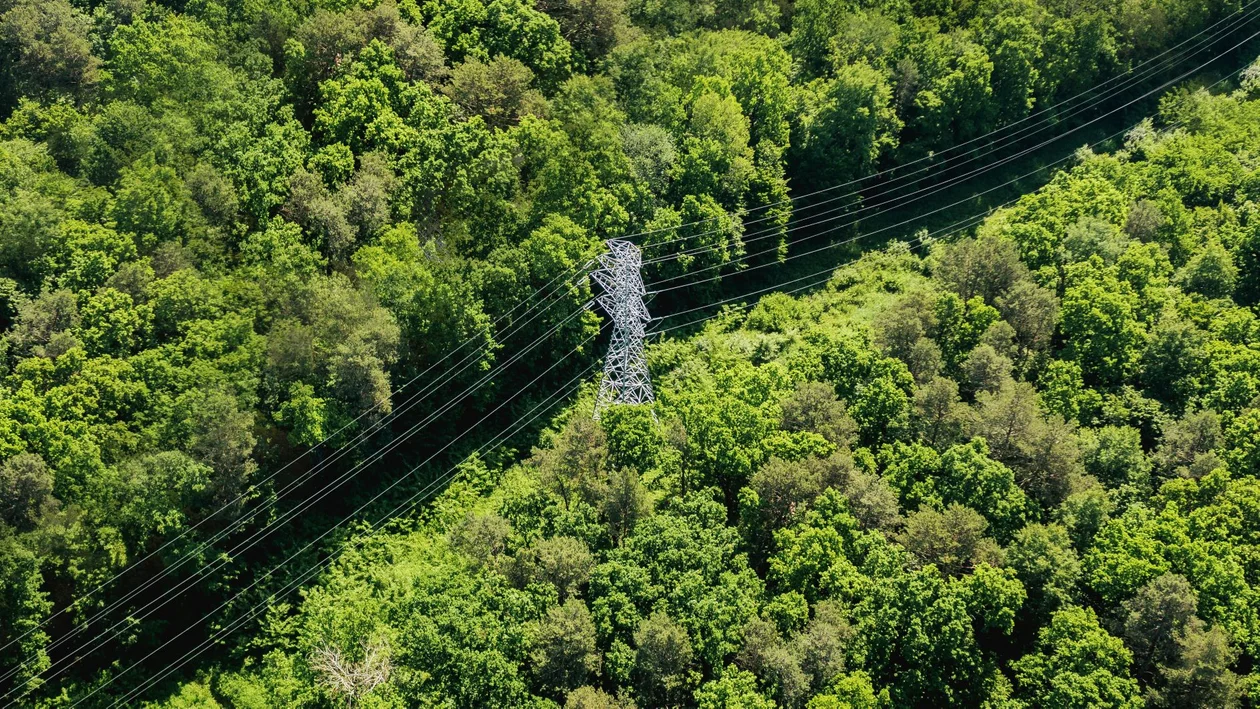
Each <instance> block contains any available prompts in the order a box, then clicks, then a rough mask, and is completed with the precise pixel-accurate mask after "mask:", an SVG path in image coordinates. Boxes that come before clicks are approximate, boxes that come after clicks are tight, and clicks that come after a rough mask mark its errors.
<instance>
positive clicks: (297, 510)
mask: <svg viewBox="0 0 1260 709" xmlns="http://www.w3.org/2000/svg"><path fill="white" fill-rule="evenodd" d="M585 310H586V308H585V306H582V307H578V308H576V309H574V310H573V312H572V313H570V315H569V316H568V317H566V318H564V319H563V320H562V321H560V322H558V323H556V325H555V326H553V327H552V329H551V330H550V331H548V332H547V333H545V334H544V335H542V336H541V337H539V338H537V339H535V340H534V342H532V343H530V344H529V345H528V346H526V347H525V348H523V349H521V350H519V351H518V352H516V353H514V354H513V356H512V357H511V358H509V359H508V360H506V361H504V362H503V363H501V365H500V369H506V367H508V366H510V365H511V364H513V363H515V362H516V361H518V360H519V359H521V358H522V357H523V356H524V355H525V354H527V353H528V352H530V351H532V350H533V349H534V348H535V347H536V346H537V345H539V344H541V343H542V342H544V341H545V340H546V339H547V338H548V337H550V336H551V335H552V334H554V333H555V332H558V331H559V330H560V328H561V327H563V326H564V325H565V324H567V323H568V322H569V321H571V320H572V319H573V318H574V317H576V316H577V315H580V314H581V313H583V312H585ZM498 373H499V372H497V371H491V372H487V373H486V374H485V375H484V376H483V377H482V378H481V380H480V381H478V382H476V383H474V384H473V385H471V386H470V387H469V388H468V389H466V390H465V391H464V392H463V393H461V394H460V395H458V396H456V397H454V398H452V399H450V400H449V401H448V402H447V403H446V404H444V405H443V406H442V407H441V408H439V409H438V410H436V411H434V412H432V413H431V414H430V415H429V416H428V417H426V418H425V419H424V420H422V421H420V422H418V423H416V424H414V425H412V426H411V427H410V428H409V429H407V430H406V431H404V433H403V434H401V435H400V436H399V437H397V438H395V439H394V440H392V441H390V443H389V444H388V445H387V446H386V447H384V448H382V449H380V450H378V451H375V452H374V453H372V454H371V455H369V457H368V458H367V459H365V460H363V461H360V462H358V463H356V464H355V466H354V467H352V468H351V469H349V470H347V471H346V472H344V473H343V474H342V475H341V476H340V477H339V478H338V479H336V480H333V481H331V482H329V483H326V484H325V485H324V486H323V487H322V488H321V489H320V490H319V491H317V492H316V493H315V494H313V495H312V496H311V497H310V498H307V499H306V500H304V501H303V502H302V503H301V504H299V505H298V506H297V507H294V508H292V509H290V510H286V511H285V513H284V515H282V517H284V518H283V519H281V520H279V521H274V522H272V523H270V524H268V525H267V526H265V527H262V528H260V529H258V530H256V531H255V532H254V533H253V534H252V535H250V537H248V538H246V539H245V540H242V541H240V542H238V543H237V546H236V547H234V548H233V549H231V550H228V551H227V552H225V553H224V554H223V555H221V556H220V557H219V559H217V560H216V561H215V562H211V564H209V565H207V566H205V567H202V568H199V569H197V570H196V571H195V572H194V574H192V575H190V576H188V577H186V578H184V579H181V580H180V581H179V582H177V583H176V585H175V586H173V587H171V588H168V589H164V590H163V592H162V593H161V594H160V595H159V596H158V597H157V598H155V599H153V600H150V601H149V603H147V604H146V605H145V606H143V607H142V608H141V609H139V611H134V612H133V616H130V617H128V618H127V619H124V620H121V621H119V622H117V623H115V624H114V625H113V626H111V627H110V628H108V629H107V630H105V631H104V632H103V633H101V634H100V635H98V636H97V637H96V638H95V640H89V641H88V643H91V642H94V641H99V642H97V643H96V645H95V646H94V647H93V648H91V649H90V650H88V651H87V652H86V653H83V652H82V647H83V646H80V648H78V650H79V651H78V652H76V653H73V654H72V655H71V654H68V655H67V656H66V657H64V658H62V659H61V660H58V661H57V662H55V663H53V666H52V667H49V668H48V669H47V670H45V672H47V671H49V670H52V671H53V675H52V676H51V677H50V678H49V679H52V678H55V677H57V676H59V675H60V674H62V673H64V672H65V671H66V670H68V669H69V668H70V667H72V666H73V665H75V664H77V663H78V662H79V661H81V660H82V659H83V658H84V657H86V656H87V655H90V654H91V653H92V652H95V651H96V650H98V649H100V648H101V647H103V646H104V645H105V644H106V643H108V642H109V641H110V640H111V639H112V637H106V636H108V635H109V634H110V633H112V632H113V631H114V630H117V629H118V628H121V627H125V626H128V625H130V624H131V623H132V622H134V620H135V619H134V614H136V613H143V612H144V611H145V610H148V609H149V608H151V607H154V605H155V604H156V609H155V612H156V610H160V609H161V608H162V607H164V606H165V605H166V603H167V602H169V600H171V599H172V598H173V597H174V596H175V595H176V594H178V593H180V592H182V591H184V590H187V589H188V588H191V587H192V585H194V584H195V583H196V581H197V580H198V578H199V577H201V576H204V575H205V574H207V573H208V572H212V571H215V570H217V569H218V568H220V567H221V566H223V565H225V564H226V563H228V561H229V560H231V559H232V558H234V557H236V556H238V555H240V554H242V553H244V552H245V551H248V550H249V549H250V548H251V547H253V546H254V545H255V544H257V543H259V542H260V541H261V540H262V539H264V538H266V537H267V536H269V535H270V534H271V533H272V532H274V531H275V530H276V529H278V528H279V526H280V525H281V524H283V523H285V522H287V521H289V520H291V519H293V518H295V517H297V516H298V515H299V514H301V513H302V512H303V511H305V510H306V509H309V508H310V507H311V506H313V505H314V504H315V503H317V502H319V501H320V500H322V499H323V498H325V497H327V495H328V494H330V493H331V492H332V491H333V490H335V489H336V488H337V487H340V486H341V485H342V484H344V483H345V482H347V481H348V480H349V478H350V477H351V476H352V475H354V474H355V473H356V472H357V471H358V470H361V469H363V468H366V467H368V466H370V465H371V464H373V463H375V462H376V461H378V460H380V459H381V458H383V457H384V456H385V455H386V454H388V453H389V452H392V451H393V450H394V449H395V448H397V447H398V446H400V445H401V444H402V443H404V442H406V441H407V440H408V439H409V438H411V437H412V436H413V435H415V433H416V432H418V431H419V430H420V429H421V428H423V427H424V426H426V425H427V424H428V423H430V422H432V421H433V420H435V419H436V418H437V417H438V416H440V415H441V414H442V413H445V412H446V411H447V410H449V409H450V408H452V407H454V406H455V404H456V403H458V402H459V401H461V400H462V399H463V398H464V397H465V396H466V395H468V394H470V393H471V391H472V390H474V389H476V388H479V387H480V386H482V385H484V384H485V383H487V382H489V381H490V380H491V379H492V378H493V377H494V376H495V375H496V374H498ZM260 535H261V536H260ZM116 635H117V633H114V636H116ZM88 643H85V645H86V644H88ZM72 656H73V659H71V658H72ZM63 663H65V664H63ZM34 679H36V678H31V679H28V680H27V681H26V682H24V683H21V684H19V685H18V686H17V687H15V688H14V689H12V690H10V691H9V692H8V693H6V694H5V695H4V696H2V697H0V699H4V698H7V697H8V696H10V695H11V694H12V693H13V692H14V691H17V690H18V689H20V688H22V687H23V686H25V685H26V684H29V683H30V682H32V681H33V680H34Z"/></svg>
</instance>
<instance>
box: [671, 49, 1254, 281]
mask: <svg viewBox="0 0 1260 709" xmlns="http://www.w3.org/2000/svg"><path fill="white" fill-rule="evenodd" d="M1257 36H1260V32H1256V33H1254V34H1252V35H1251V36H1250V37H1248V38H1247V39H1245V40H1243V41H1242V42H1240V43H1239V44H1238V45H1235V47H1233V48H1232V49H1237V48H1238V47H1240V46H1242V45H1243V44H1246V43H1247V42H1249V41H1251V40H1252V39H1255V38H1256V37H1257ZM1232 49H1231V51H1232ZM1213 61H1215V58H1214V59H1211V60H1209V61H1207V62H1204V63H1203V64H1201V65H1199V66H1198V67H1196V68H1195V69H1191V70H1190V71H1187V72H1185V73H1184V74H1182V75H1181V76H1179V77H1177V78H1175V79H1171V80H1169V81H1168V82H1165V83H1164V84H1163V85H1161V86H1160V87H1158V88H1156V89H1153V90H1151V91H1150V92H1148V95H1149V94H1152V93H1157V92H1159V91H1163V90H1164V89H1166V88H1168V87H1169V86H1171V85H1173V84H1175V83H1177V82H1178V81H1181V80H1182V79H1184V78H1185V77H1187V76H1189V75H1191V74H1194V73H1196V72H1198V71H1201V70H1202V69H1203V68H1204V67H1206V66H1208V65H1209V64H1211V63H1212V62H1213ZM1238 71H1241V69H1239V70H1236V71H1234V72H1231V74H1230V75H1229V76H1232V75H1233V74H1236V73H1238ZM1222 81H1224V80H1221V81H1218V82H1216V84H1213V86H1216V85H1219V84H1220V83H1221V82H1222ZM1143 98H1145V96H1140V97H1138V98H1136V99H1134V100H1133V101H1131V102H1130V103H1129V104H1126V105H1125V106H1120V107H1117V108H1115V109H1112V110H1111V111H1110V112H1108V113H1107V114H1103V115H1102V116H1099V117H1098V118H1095V119H1093V120H1092V121H1091V122H1090V123H1092V122H1095V121H1098V120H1101V119H1102V118H1104V117H1106V116H1107V115H1109V114H1110V113H1115V112H1117V111H1121V110H1123V109H1124V108H1126V107H1127V106H1128V105H1131V104H1132V103H1136V102H1137V101H1140V100H1142V99H1143ZM1140 124H1141V123H1140V122H1139V123H1137V124H1134V125H1131V126H1129V127H1127V128H1125V129H1123V130H1120V131H1117V132H1115V133H1112V134H1111V135H1109V136H1107V137H1105V138H1102V139H1101V140H1098V141H1095V142H1093V143H1091V144H1089V145H1088V146H1087V147H1089V148H1094V147H1097V146H1098V145H1101V144H1103V143H1106V142H1107V141H1110V140H1112V139H1114V138H1117V137H1119V136H1121V135H1124V134H1125V133H1128V132H1130V131H1131V130H1133V129H1134V128H1136V127H1137V126H1138V125H1140ZM1087 125H1089V123H1085V124H1082V125H1081V126H1078V127H1077V128H1074V129H1073V131H1075V130H1079V129H1080V128H1083V127H1085V126H1087ZM1065 135H1066V134H1065ZM1059 137H1062V136H1059ZM1052 140H1058V137H1056V138H1054V139H1052ZM1019 156H1020V155H1016V156H1013V157H1012V158H1010V159H1012V160H1013V159H1016V158H1017V157H1019ZM1071 157H1072V156H1071V155H1068V156H1064V157H1062V158H1059V159H1058V160H1055V161H1053V162H1050V163H1047V164H1045V165H1042V166H1040V167H1038V168H1036V169H1033V170H1030V171H1028V172H1026V173H1023V174H1021V175H1019V176H1018V177H1015V178H1012V179H1010V180H1007V181H1006V182H1003V183H1002V184H999V185H997V186H994V187H990V188H988V189H985V190H981V191H980V192H977V193H974V194H972V195H970V196H968V197H965V198H963V199H960V200H957V201H955V202H951V203H949V204H946V205H944V206H942V207H937V208H935V209H932V210H929V211H927V212H923V213H921V214H917V215H915V216H914V217H911V218H909V219H905V220H902V221H900V222H897V223H895V224H891V225H888V226H884V227H881V228H879V229H876V230H875V231H871V232H867V233H864V234H861V235H858V236H854V237H852V238H849V239H845V240H841V241H837V242H833V243H831V244H827V245H824V246H820V247H818V248H815V249H812V250H809V251H801V252H796V253H793V254H792V255H790V256H787V257H785V258H784V259H782V260H779V261H767V262H765V263H760V264H754V265H752V266H749V267H747V268H744V269H740V270H738V271H735V272H733V273H732V274H731V275H732V276H734V275H742V274H745V273H749V272H751V271H755V270H758V269H761V268H766V267H769V266H776V265H780V264H782V263H785V262H787V261H791V260H793V259H797V258H802V257H805V256H811V255H813V254H816V253H819V252H821V251H825V250H828V249H832V248H835V247H837V246H842V245H845V244H848V243H852V242H853V241H856V240H858V239H863V238H866V237H869V236H872V235H874V234H879V233H882V232H885V231H889V230H891V229H895V228H898V227H902V226H905V225H907V224H911V223H914V222H915V221H918V220H919V219H921V218H922V217H924V216H928V215H931V214H937V213H939V212H942V211H945V210H948V209H951V208H953V207H957V206H959V205H961V204H965V203H966V202H969V201H971V200H973V199H975V198H976V197H979V196H981V195H985V194H988V193H990V192H995V191H997V190H1000V189H1002V188H1005V187H1009V186H1011V185H1013V184H1015V183H1017V182H1019V181H1020V180H1023V179H1026V178H1028V177H1031V176H1032V175H1035V174H1037V173H1039V172H1043V171H1044V170H1046V169H1048V168H1051V167H1054V166H1055V165H1058V164H1061V163H1064V162H1066V161H1068V160H1070V159H1071ZM944 187H945V186H943V187H942V189H944ZM929 194H931V193H929ZM845 226H848V224H841V225H839V226H835V227H831V228H829V229H826V230H824V231H822V232H818V233H814V234H811V235H810V236H809V238H817V237H818V236H822V235H824V234H828V233H831V232H834V231H837V230H838V229H841V228H843V227H845ZM789 243H795V242H789ZM771 251H778V247H775V248H773V249H766V250H763V251H760V252H757V253H755V254H751V255H745V256H744V257H743V258H754V257H756V256H760V255H764V254H766V253H769V252H771ZM726 265H727V264H714V265H710V266H706V267H703V268H699V269H696V270H695V271H691V272H688V273H684V274H679V275H677V276H670V277H667V278H663V279H660V280H657V281H653V282H650V283H648V284H646V285H647V287H648V288H649V289H650V290H651V292H652V293H653V294H656V293H664V292H669V291H672V290H677V289H680V288H686V287H689V286H691V285H696V284H697V283H699V281H692V282H688V283H683V284H679V285H674V286H669V287H666V288H658V287H657V286H659V285H661V284H663V283H669V282H673V281H678V280H683V279H689V278H693V277H694V276H695V275H696V274H698V273H704V272H706V271H712V270H715V269H720V268H724V267H725V266H726Z"/></svg>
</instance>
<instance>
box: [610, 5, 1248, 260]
mask: <svg viewBox="0 0 1260 709" xmlns="http://www.w3.org/2000/svg"><path fill="white" fill-rule="evenodd" d="M1255 3H1256V0H1251V1H1250V2H1248V3H1247V4H1245V5H1243V6H1242V7H1240V8H1238V9H1237V10H1235V11H1233V12H1231V13H1230V14H1229V15H1227V16H1225V17H1223V18H1222V19H1220V20H1217V21H1216V22H1215V23H1213V24H1212V25H1210V26H1208V27H1206V28H1204V29H1201V30H1199V31H1198V32H1196V33H1195V34H1193V35H1191V36H1190V37H1187V38H1186V39H1184V40H1182V41H1181V42H1178V43H1177V44H1176V45H1173V46H1172V47H1169V48H1168V49H1165V50H1164V51H1162V52H1160V53H1159V54H1156V55H1154V56H1152V57H1150V58H1149V59H1146V60H1143V61H1142V62H1141V63H1139V64H1138V65H1136V66H1135V67H1132V68H1130V69H1128V70H1126V71H1125V72H1123V73H1120V74H1116V75H1115V76H1112V77H1110V78H1108V79H1106V80H1104V81H1102V82H1101V83H1099V84H1095V85H1092V86H1091V87H1090V88H1088V89H1085V90H1084V91H1081V92H1079V93H1077V94H1075V95H1073V96H1071V97H1069V98H1066V99H1063V100H1061V101H1059V102H1058V103H1055V104H1051V105H1050V106H1047V107H1045V108H1042V109H1039V110H1037V111H1034V112H1033V113H1030V114H1029V115H1027V116H1024V117H1023V118H1020V119H1018V120H1016V121H1013V122H1011V123H1007V124H1005V125H1002V126H999V127H998V128H995V129H993V130H990V131H988V132H986V133H984V134H982V135H979V136H976V137H974V138H970V139H968V140H966V141H963V142H961V143H956V144H954V145H951V146H947V147H945V148H942V149H941V150H940V151H937V152H935V153H932V154H930V155H924V156H923V157H920V158H916V159H915V160H912V161H910V162H907V163H901V164H899V165H893V166H891V167H888V168H885V169H883V170H880V171H878V172H874V173H871V174H869V175H863V176H861V177H856V178H853V179H851V180H848V181H846V182H842V183H839V184H836V185H831V186H829V187H824V188H821V189H817V190H814V191H812V192H807V193H805V194H800V195H795V196H793V197H790V198H788V199H784V200H779V201H777V202H772V203H770V204H764V205H759V206H757V207H753V208H751V209H749V210H747V211H748V212H756V211H760V210H764V209H771V208H773V207H779V206H783V205H785V204H789V203H793V202H796V201H798V200H804V199H808V198H810V197H813V196H816V195H820V194H825V193H828V192H832V191H834V190H837V189H841V188H844V187H848V186H851V185H855V184H859V183H861V182H865V181H867V180H871V179H874V178H877V177H882V176H884V175H887V174H889V173H892V172H896V171H898V170H903V169H905V168H907V167H910V166H913V165H917V164H919V163H922V162H928V161H932V160H935V159H937V158H939V157H940V156H941V155H944V154H946V153H949V152H952V151H955V150H958V149H960V148H963V147H965V146H967V145H971V144H973V143H976V142H979V141H982V140H985V139H987V138H991V137H993V136H994V135H995V134H998V133H1001V132H1003V131H1006V130H1008V129H1009V128H1011V127H1013V126H1017V125H1020V124H1022V123H1024V122H1026V121H1029V120H1032V119H1034V118H1036V117H1037V116H1041V115H1044V114H1050V115H1048V116H1047V117H1046V118H1045V119H1043V121H1045V120H1053V119H1054V115H1053V114H1052V113H1051V112H1052V111H1054V110H1055V109H1060V108H1063V107H1064V106H1065V105H1066V104H1069V103H1071V102H1073V101H1075V100H1077V99H1079V98H1082V97H1084V96H1087V95H1089V94H1091V93H1094V92H1095V91H1098V90H1100V89H1102V88H1104V87H1106V86H1108V85H1109V84H1111V83H1112V82H1114V81H1118V80H1121V79H1123V78H1124V77H1126V76H1129V75H1131V74H1132V73H1133V72H1134V71H1136V70H1137V69H1138V68H1140V67H1143V66H1145V65H1147V64H1150V63H1152V62H1155V61H1161V60H1165V59H1164V58H1165V57H1166V55H1168V54H1170V53H1173V52H1176V51H1178V50H1179V48H1180V47H1182V46H1183V45H1185V44H1187V43H1190V42H1192V41H1195V40H1196V39H1197V38H1198V37H1199V36H1201V35H1203V34H1205V33H1208V32H1212V31H1213V30H1214V29H1215V28H1217V27H1218V26H1220V25H1222V24H1225V23H1238V21H1239V19H1240V16H1242V15H1248V16H1249V15H1250V14H1251V10H1247V11H1246V12H1244V10H1246V9H1247V8H1248V7H1251V9H1252V10H1254V9H1255V8H1254V7H1252V6H1254V5H1255ZM1236 29H1238V27H1233V28H1231V29H1230V31H1233V30H1236ZM1221 35H1222V33H1213V36H1214V37H1217V38H1219V36H1221ZM923 169H928V168H922V169H921V170H923ZM921 170H920V171H921ZM916 172H918V171H916ZM718 218H720V217H706V218H704V219H698V220H695V221H691V222H685V223H683V224H676V225H670V226H666V227H660V228H656V229H647V230H643V231H639V232H634V233H631V234H626V235H623V236H621V237H620V238H622V239H634V238H636V237H640V236H648V235H651V234H657V233H662V232H667V231H672V230H676V229H680V228H683V227H688V226H696V225H698V224H704V223H706V222H710V221H713V220H714V219H718ZM753 221H762V220H753ZM748 223H752V222H748ZM685 238H691V237H683V239H685ZM679 240H682V239H674V240H671V241H665V242H656V243H655V244H646V245H644V248H653V247H656V246H663V245H666V244H670V243H674V242H676V241H679Z"/></svg>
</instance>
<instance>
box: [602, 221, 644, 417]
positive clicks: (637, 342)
mask: <svg viewBox="0 0 1260 709" xmlns="http://www.w3.org/2000/svg"><path fill="white" fill-rule="evenodd" d="M605 243H606V244H607V245H608V253H606V254H603V255H601V256H600V257H599V263H600V265H601V266H603V268H601V269H599V270H596V271H593V272H591V278H593V279H595V282H596V283H598V284H599V286H600V288H602V289H603V290H604V294H603V295H601V296H599V298H598V299H597V300H598V302H599V304H600V306H601V307H603V309H604V312H606V313H608V315H609V317H611V318H612V321H613V334H612V343H611V344H609V345H608V358H607V359H605V360H604V377H603V379H601V380H600V382H599V393H597V394H596V395H595V418H597V419H598V418H599V414H600V412H601V411H603V410H604V409H606V408H608V407H609V406H611V405H613V404H649V403H651V402H652V380H651V378H650V377H649V376H648V367H647V358H645V357H644V356H643V340H644V338H645V337H646V334H647V333H646V330H647V324H648V322H650V321H651V320H652V316H650V315H648V311H647V306H646V305H644V304H643V296H644V295H646V293H647V290H646V289H645V288H644V287H643V274H642V273H641V272H640V269H641V268H642V266H643V256H642V254H640V253H639V247H637V246H635V245H634V244H632V243H630V242H629V241H622V240H620V239H611V240H609V241H607V242H605Z"/></svg>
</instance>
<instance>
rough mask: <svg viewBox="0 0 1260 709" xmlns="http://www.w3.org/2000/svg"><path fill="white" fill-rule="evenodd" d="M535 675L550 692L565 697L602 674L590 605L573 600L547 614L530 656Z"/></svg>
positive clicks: (540, 626) (553, 608)
mask: <svg viewBox="0 0 1260 709" xmlns="http://www.w3.org/2000/svg"><path fill="white" fill-rule="evenodd" d="M530 659H531V662H532V664H533V666H534V673H535V675H537V677H538V681H539V682H540V683H541V684H542V686H543V687H544V688H546V691H548V692H549V693H555V694H557V695H561V696H563V695H564V694H566V693H568V691H569V690H572V689H575V688H576V687H578V686H581V685H582V684H584V683H585V682H586V679H587V677H589V676H590V675H591V674H594V673H596V672H598V671H599V667H600V657H599V650H598V648H597V647H596V646H595V624H594V622H593V621H592V620H591V612H590V610H588V609H587V607H586V604H585V603H583V602H582V601H581V600H579V599H576V598H570V599H569V600H568V601H565V602H564V604H563V605H560V606H555V607H552V608H551V609H549V610H548V611H547V615H546V616H545V617H544V618H543V621H542V623H541V624H540V625H539V629H538V640H537V644H536V646H535V648H534V651H533V653H532V654H531V655H530Z"/></svg>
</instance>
